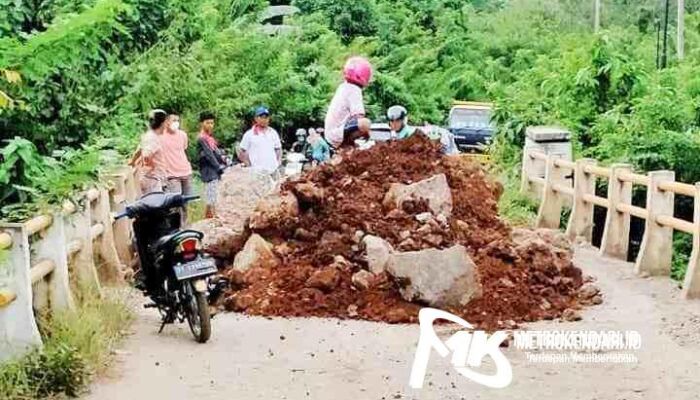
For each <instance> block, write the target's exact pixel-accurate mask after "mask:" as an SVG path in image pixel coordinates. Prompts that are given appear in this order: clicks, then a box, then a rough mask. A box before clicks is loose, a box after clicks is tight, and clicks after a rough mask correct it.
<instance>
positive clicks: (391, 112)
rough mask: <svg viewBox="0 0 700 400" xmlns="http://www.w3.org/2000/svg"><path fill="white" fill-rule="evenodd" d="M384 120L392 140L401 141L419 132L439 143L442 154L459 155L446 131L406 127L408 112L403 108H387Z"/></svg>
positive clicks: (435, 127) (427, 127)
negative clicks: (385, 119)
mask: <svg viewBox="0 0 700 400" xmlns="http://www.w3.org/2000/svg"><path fill="white" fill-rule="evenodd" d="M386 118H387V119H388V120H389V127H390V128H391V137H392V138H395V139H397V140H403V139H406V138H408V137H410V136H411V135H413V134H415V133H416V132H419V133H422V134H423V135H425V136H427V137H428V138H429V139H431V140H435V141H439V142H440V145H441V148H442V152H443V153H444V154H458V153H459V150H458V149H457V145H456V144H455V142H454V135H453V134H452V133H451V132H450V131H448V130H447V129H442V128H439V127H437V126H433V125H427V124H426V125H425V126H423V127H420V128H419V127H415V126H410V125H408V110H406V108H405V107H403V106H392V107H389V109H388V110H387V111H386Z"/></svg>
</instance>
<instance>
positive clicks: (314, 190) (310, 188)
mask: <svg viewBox="0 0 700 400" xmlns="http://www.w3.org/2000/svg"><path fill="white" fill-rule="evenodd" d="M292 191H293V192H294V194H295V195H296V196H297V198H298V199H299V202H301V203H303V204H306V205H309V206H313V205H318V204H321V203H323V200H324V198H325V193H324V191H323V189H322V188H319V187H318V186H316V185H314V184H313V183H312V182H299V183H296V184H294V186H293V187H292Z"/></svg>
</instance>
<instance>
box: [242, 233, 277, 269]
mask: <svg viewBox="0 0 700 400" xmlns="http://www.w3.org/2000/svg"><path fill="white" fill-rule="evenodd" d="M279 263H280V260H279V259H278V258H277V256H276V255H275V253H274V252H273V247H272V245H271V244H270V243H268V242H266V241H265V239H263V238H262V236H260V235H257V234H253V235H251V236H250V238H249V239H248V241H247V242H246V243H245V246H243V250H241V251H240V252H238V254H236V258H234V260H233V269H235V270H237V271H241V272H245V271H247V270H249V269H251V268H253V267H263V268H273V267H276V266H278V265H279Z"/></svg>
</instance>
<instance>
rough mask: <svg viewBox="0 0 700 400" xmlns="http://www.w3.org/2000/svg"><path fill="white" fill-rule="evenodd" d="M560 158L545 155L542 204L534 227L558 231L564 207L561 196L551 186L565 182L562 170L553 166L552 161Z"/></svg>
mask: <svg viewBox="0 0 700 400" xmlns="http://www.w3.org/2000/svg"><path fill="white" fill-rule="evenodd" d="M558 158H561V156H559V155H551V154H550V155H547V161H546V163H545V172H544V188H543V189H542V203H541V204H540V209H539V212H538V213H537V222H536V226H537V227H538V228H550V229H558V228H559V225H560V224H561V210H562V207H563V206H564V199H563V198H562V197H563V196H562V195H561V194H559V193H558V192H557V191H555V190H554V188H553V186H554V185H556V184H562V183H564V182H565V179H564V172H563V170H562V168H557V167H556V166H555V165H554V160H555V159H558Z"/></svg>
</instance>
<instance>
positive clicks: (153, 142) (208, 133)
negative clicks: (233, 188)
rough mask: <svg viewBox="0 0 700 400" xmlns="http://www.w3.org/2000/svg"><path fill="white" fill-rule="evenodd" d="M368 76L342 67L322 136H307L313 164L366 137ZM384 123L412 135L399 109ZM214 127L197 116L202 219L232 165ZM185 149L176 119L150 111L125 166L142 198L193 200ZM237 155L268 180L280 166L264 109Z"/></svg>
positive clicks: (358, 64) (360, 66) (367, 70)
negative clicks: (167, 195) (136, 176)
mask: <svg viewBox="0 0 700 400" xmlns="http://www.w3.org/2000/svg"><path fill="white" fill-rule="evenodd" d="M372 75H373V69H372V65H371V64H370V63H369V61H368V60H366V59H365V58H362V57H352V58H350V59H349V60H348V61H347V62H346V63H345V65H344V67H343V77H344V81H343V82H342V83H341V84H340V86H339V87H338V88H337V90H336V92H335V95H334V96H333V99H332V100H331V102H330V104H329V107H328V111H327V114H326V118H325V125H324V129H323V136H322V135H321V133H320V132H317V131H316V130H309V144H310V145H311V150H312V158H313V160H314V161H316V162H324V161H326V160H327V159H328V158H329V157H330V154H331V153H332V151H333V150H337V149H339V148H341V147H344V146H353V145H354V142H355V140H356V139H358V138H367V137H369V132H370V128H371V121H370V120H369V119H367V118H366V116H365V106H364V101H363V91H364V89H365V88H367V86H368V85H369V84H370V81H371V79H372ZM387 118H388V119H389V121H390V125H391V128H392V131H395V132H393V133H395V134H396V135H395V136H396V137H397V138H398V139H402V138H405V137H408V136H410V135H411V134H413V133H414V132H415V131H417V130H416V129H414V128H411V127H408V126H407V111H406V109H405V108H403V107H392V108H391V109H390V110H389V112H388V113H387ZM215 125H216V117H215V116H214V114H212V113H210V112H202V113H201V114H200V116H199V135H198V136H197V156H196V157H197V164H198V167H199V173H200V176H201V179H202V181H203V182H204V184H205V190H204V194H205V195H204V200H205V203H206V209H205V216H206V217H207V218H211V217H213V216H214V215H215V208H214V205H215V203H216V197H217V185H218V182H219V180H220V179H221V176H222V174H223V172H224V170H225V169H226V168H227V167H228V166H230V165H231V164H233V160H232V158H231V157H229V156H228V155H226V153H225V152H224V151H222V149H221V148H220V147H219V143H218V141H217V140H216V138H215V137H214V128H215ZM319 131H320V129H319ZM188 146H189V139H188V135H187V133H185V132H184V131H183V130H182V128H181V124H180V116H179V115H178V114H177V113H175V112H166V111H164V110H161V109H156V110H153V111H151V113H150V114H149V118H148V130H147V131H146V133H145V134H144V135H143V136H142V138H141V145H140V148H139V150H137V152H136V153H135V154H134V156H133V157H132V160H131V163H130V164H131V165H133V166H136V167H137V168H138V170H139V172H140V176H141V178H140V185H141V191H142V193H143V194H148V193H152V192H163V191H165V192H171V193H181V194H184V195H190V194H192V191H193V189H192V166H191V165H190V162H189V160H188V157H187V148H188ZM236 153H237V154H236V156H237V157H238V159H239V160H240V162H241V163H243V164H244V166H246V167H251V168H253V169H255V170H258V171H260V172H263V173H268V174H273V173H275V172H276V171H278V169H279V167H280V165H281V162H282V143H281V141H280V137H279V134H278V133H277V131H276V130H275V129H273V128H272V127H271V126H270V110H269V109H267V108H266V107H264V106H260V107H258V108H256V109H255V112H254V123H253V126H252V127H251V128H250V129H249V130H248V131H247V132H245V134H244V135H243V138H242V140H241V142H240V146H239V147H238V149H237V151H236ZM185 218H186V217H185Z"/></svg>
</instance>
